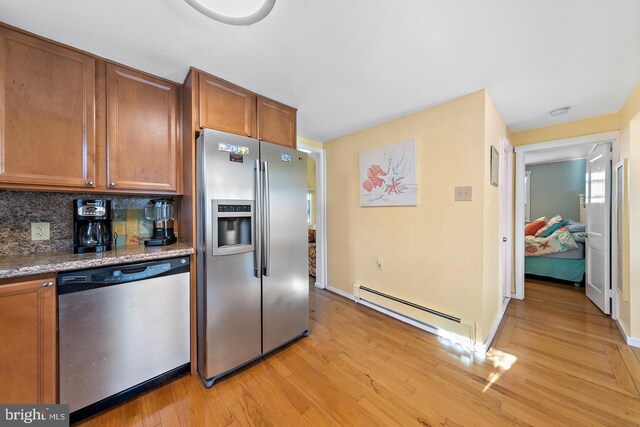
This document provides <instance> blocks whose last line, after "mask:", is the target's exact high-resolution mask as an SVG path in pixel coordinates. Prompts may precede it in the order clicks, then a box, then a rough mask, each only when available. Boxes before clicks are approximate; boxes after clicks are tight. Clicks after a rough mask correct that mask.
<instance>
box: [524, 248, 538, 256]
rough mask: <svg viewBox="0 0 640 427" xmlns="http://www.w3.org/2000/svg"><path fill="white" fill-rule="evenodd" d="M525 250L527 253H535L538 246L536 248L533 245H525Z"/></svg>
mask: <svg viewBox="0 0 640 427" xmlns="http://www.w3.org/2000/svg"><path fill="white" fill-rule="evenodd" d="M525 250H526V251H527V253H528V254H535V253H536V252H538V248H536V247H535V246H527V248H526V249H525Z"/></svg>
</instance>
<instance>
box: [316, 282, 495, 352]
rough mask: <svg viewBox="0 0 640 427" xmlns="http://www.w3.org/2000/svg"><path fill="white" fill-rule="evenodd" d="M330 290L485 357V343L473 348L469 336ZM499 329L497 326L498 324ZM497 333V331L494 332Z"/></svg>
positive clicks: (340, 291) (331, 288)
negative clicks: (470, 346)
mask: <svg viewBox="0 0 640 427" xmlns="http://www.w3.org/2000/svg"><path fill="white" fill-rule="evenodd" d="M325 289H326V290H328V291H331V292H333V293H336V294H338V295H340V296H343V297H345V298H348V299H350V300H352V301H354V302H356V303H357V304H362V305H364V306H365V307H369V308H371V309H373V310H376V311H378V312H380V313H382V314H386V315H387V316H389V317H393V318H394V319H397V320H400V321H401V322H404V323H407V324H409V325H411V326H414V327H416V328H418V329H421V330H423V331H425V332H429V333H430V334H434V335H437V336H440V337H443V338H446V339H448V340H449V341H451V342H453V343H456V344H460V345H461V346H463V347H464V348H467V349H468V350H469V351H473V352H474V354H475V357H478V358H483V357H484V355H485V353H486V351H485V346H484V344H475V346H473V347H472V348H469V347H468V344H469V338H468V337H463V336H460V335H457V334H454V333H452V332H449V331H446V330H443V329H439V328H436V327H434V326H431V325H428V324H426V323H423V322H420V321H417V320H415V319H412V318H410V317H407V316H405V315H403V314H400V313H396V312H395V311H392V310H388V309H386V308H384V307H381V306H379V305H377V304H373V303H370V302H369V301H366V300H363V299H356V297H355V296H354V295H353V294H350V293H349V292H346V291H343V290H342V289H338V288H335V287H333V286H327V287H326V288H325ZM498 324H500V322H498ZM496 329H497V326H496ZM494 333H495V332H494Z"/></svg>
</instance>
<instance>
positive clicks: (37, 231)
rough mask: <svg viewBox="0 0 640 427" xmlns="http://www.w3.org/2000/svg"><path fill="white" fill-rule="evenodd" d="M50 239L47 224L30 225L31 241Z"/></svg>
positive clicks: (35, 223) (36, 223) (33, 223)
mask: <svg viewBox="0 0 640 427" xmlns="http://www.w3.org/2000/svg"><path fill="white" fill-rule="evenodd" d="M50 238H51V237H50V229H49V223H48V222H32V223H31V240H49V239H50Z"/></svg>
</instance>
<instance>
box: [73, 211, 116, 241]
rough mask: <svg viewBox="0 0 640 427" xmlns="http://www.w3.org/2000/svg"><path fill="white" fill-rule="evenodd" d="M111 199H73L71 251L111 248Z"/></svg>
mask: <svg viewBox="0 0 640 427" xmlns="http://www.w3.org/2000/svg"><path fill="white" fill-rule="evenodd" d="M111 245H112V240H111V200H98V199H91V200H89V199H76V200H74V201H73V253H75V254H83V253H87V252H104V251H109V250H111Z"/></svg>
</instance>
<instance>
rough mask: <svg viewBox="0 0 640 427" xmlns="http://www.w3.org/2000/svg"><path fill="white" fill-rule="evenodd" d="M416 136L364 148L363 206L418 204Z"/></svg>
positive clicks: (361, 157) (361, 196)
mask: <svg viewBox="0 0 640 427" xmlns="http://www.w3.org/2000/svg"><path fill="white" fill-rule="evenodd" d="M416 150H417V142H416V139H415V138H413V139H409V140H406V141H402V142H397V143H394V144H387V145H383V146H380V147H375V148H371V149H369V150H363V151H361V152H360V179H359V181H360V206H415V205H416V193H417V187H418V186H417V184H416Z"/></svg>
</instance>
